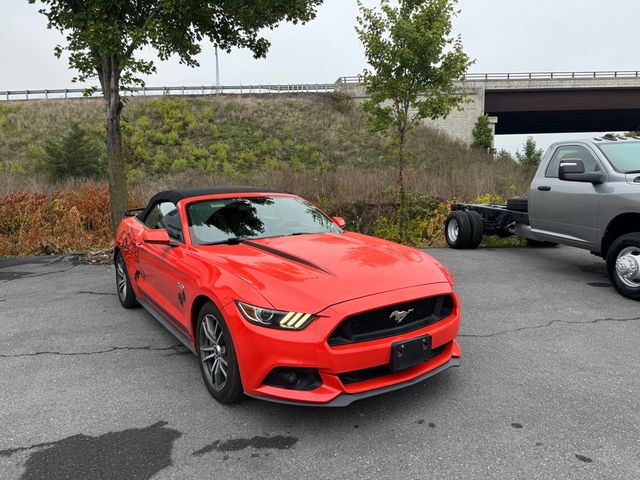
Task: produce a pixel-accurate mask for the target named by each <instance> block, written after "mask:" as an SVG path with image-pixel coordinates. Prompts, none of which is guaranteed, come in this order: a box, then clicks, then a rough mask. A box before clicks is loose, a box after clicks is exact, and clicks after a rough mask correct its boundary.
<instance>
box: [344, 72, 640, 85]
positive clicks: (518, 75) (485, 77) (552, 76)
mask: <svg viewBox="0 0 640 480" xmlns="http://www.w3.org/2000/svg"><path fill="white" fill-rule="evenodd" d="M464 78H465V80H468V81H492V80H567V79H590V78H600V79H611V78H640V71H631V70H622V71H617V70H610V71H606V70H602V71H593V72H515V73H509V72H507V73H500V72H498V73H469V74H467V75H465V77H464ZM361 81H362V75H352V76H345V77H340V78H338V80H337V81H336V84H355V83H360V82H361Z"/></svg>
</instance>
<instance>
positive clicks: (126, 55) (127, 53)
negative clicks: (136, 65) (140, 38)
mask: <svg viewBox="0 0 640 480" xmlns="http://www.w3.org/2000/svg"><path fill="white" fill-rule="evenodd" d="M160 6H161V5H160V3H159V2H158V3H157V4H156V6H155V7H153V9H152V10H151V12H150V13H149V15H148V16H147V18H146V19H145V21H144V23H143V24H142V27H141V29H142V30H143V31H144V30H146V29H147V27H148V26H149V24H150V23H151V22H152V21H153V19H154V18H156V16H157V15H158V13H160ZM136 48H138V44H137V43H136V42H134V41H131V45H129V48H127V50H126V51H125V53H124V57H123V58H125V59H126V58H129V57H130V56H131V55H132V54H133V52H135V50H136Z"/></svg>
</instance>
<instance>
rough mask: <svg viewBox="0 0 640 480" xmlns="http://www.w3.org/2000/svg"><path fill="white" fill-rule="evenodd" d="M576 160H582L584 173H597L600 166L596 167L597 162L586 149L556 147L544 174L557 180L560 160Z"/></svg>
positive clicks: (570, 146) (569, 146)
mask: <svg viewBox="0 0 640 480" xmlns="http://www.w3.org/2000/svg"><path fill="white" fill-rule="evenodd" d="M570 158H571V159H576V160H582V161H583V162H584V171H585V172H587V173H588V172H599V171H600V165H598V161H597V160H596V158H595V157H594V156H593V154H592V153H591V152H590V151H589V150H587V148H585V147H583V146H580V145H567V146H564V147H558V148H557V150H556V151H555V153H554V154H553V157H551V161H550V162H549V166H548V167H547V170H546V172H545V174H544V176H545V177H547V178H558V170H559V169H560V162H561V161H562V160H568V159H570Z"/></svg>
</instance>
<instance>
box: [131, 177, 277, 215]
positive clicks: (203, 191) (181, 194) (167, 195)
mask: <svg viewBox="0 0 640 480" xmlns="http://www.w3.org/2000/svg"><path fill="white" fill-rule="evenodd" d="M225 193H286V192H283V191H281V190H273V189H270V188H259V187H247V186H233V185H223V186H219V187H199V188H181V189H178V190H165V191H163V192H158V193H156V194H155V195H154V196H153V197H151V200H149V203H148V204H147V208H145V209H144V212H142V214H141V215H140V217H139V218H142V219H144V218H147V214H148V213H149V212H150V211H151V209H152V207H153V206H154V205H155V204H156V203H159V202H171V203H173V204H177V203H178V202H179V201H180V200H184V199H185V198H191V197H200V196H203V195H220V194H225Z"/></svg>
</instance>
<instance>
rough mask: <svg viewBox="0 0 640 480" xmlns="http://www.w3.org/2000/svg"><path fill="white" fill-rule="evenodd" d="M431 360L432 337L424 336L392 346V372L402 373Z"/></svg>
mask: <svg viewBox="0 0 640 480" xmlns="http://www.w3.org/2000/svg"><path fill="white" fill-rule="evenodd" d="M430 358H431V335H423V336H421V337H417V338H413V339H411V340H404V341H402V342H395V343H392V344H391V362H390V367H391V371H392V372H400V371H402V370H406V369H407V368H411V367H415V366H416V365H420V364H421V363H424V362H426V361H427V360H429V359H430Z"/></svg>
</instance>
